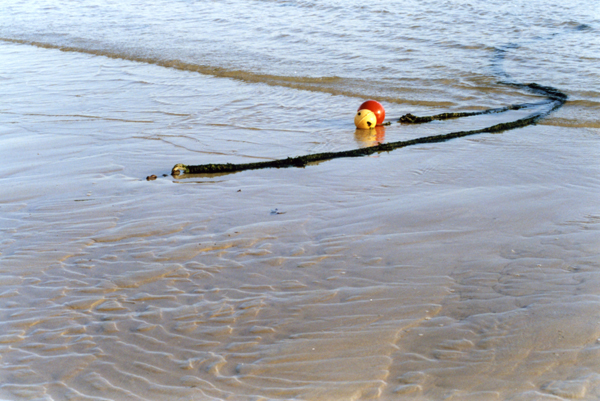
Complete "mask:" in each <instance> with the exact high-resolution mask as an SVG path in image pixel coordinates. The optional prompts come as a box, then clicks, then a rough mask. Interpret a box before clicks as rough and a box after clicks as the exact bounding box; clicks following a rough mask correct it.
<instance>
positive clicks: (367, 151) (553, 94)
mask: <svg viewBox="0 0 600 401" xmlns="http://www.w3.org/2000/svg"><path fill="white" fill-rule="evenodd" d="M503 84H505V85H510V86H515V87H518V88H523V89H528V90H530V91H532V92H534V93H538V94H541V95H544V96H546V97H547V99H546V100H544V101H542V102H538V103H524V104H516V105H510V106H506V107H501V108H496V109H487V110H482V111H476V112H468V113H443V114H438V115H434V116H426V117H416V116H413V115H412V114H406V115H404V116H402V117H400V119H399V120H398V122H400V123H405V124H419V123H427V122H430V121H433V120H447V119H452V118H460V117H469V116H476V115H482V114H492V113H502V112H505V111H509V110H520V109H524V108H529V107H533V106H540V105H545V104H548V105H550V108H549V109H548V110H546V111H539V112H536V113H534V114H532V115H530V116H529V117H526V118H522V119H519V120H515V121H511V122H507V123H501V124H496V125H493V126H491V127H486V128H482V129H477V130H471V131H457V132H451V133H449V134H444V135H433V136H426V137H422V138H416V139H411V140H408V141H397V142H389V143H381V144H379V145H374V146H369V147H366V148H361V149H353V150H346V151H340V152H325V153H315V154H309V155H304V156H297V157H288V158H286V159H279V160H271V161H264V162H256V163H240V164H232V163H225V164H200V165H195V166H194V165H185V164H176V165H175V166H174V167H173V170H172V172H171V174H172V175H174V176H177V175H179V174H181V173H183V174H214V173H233V172H238V171H244V170H256V169H262V168H286V167H305V166H306V165H307V164H309V163H314V162H319V161H324V160H332V159H337V158H341V157H362V156H368V155H372V154H374V153H381V152H390V151H392V150H394V149H399V148H404V147H407V146H412V145H419V144H425V143H435V142H444V141H447V140H450V139H454V138H461V137H465V136H469V135H475V134H482V133H494V132H501V131H507V130H512V129H515V128H521V127H526V126H528V125H531V124H534V123H535V122H536V121H538V120H539V119H540V118H542V117H544V116H546V115H548V114H550V113H551V112H553V111H554V110H557V109H558V108H560V107H561V106H562V105H563V104H564V103H565V102H566V101H567V95H565V94H564V93H562V92H561V91H559V90H558V89H556V88H553V87H550V86H542V85H538V84H535V83H532V84H516V83H507V82H503Z"/></svg>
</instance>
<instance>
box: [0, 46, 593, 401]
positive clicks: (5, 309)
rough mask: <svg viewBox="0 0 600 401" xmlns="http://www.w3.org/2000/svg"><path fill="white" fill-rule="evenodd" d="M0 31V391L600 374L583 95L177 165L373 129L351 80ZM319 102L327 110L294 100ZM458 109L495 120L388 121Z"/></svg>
mask: <svg viewBox="0 0 600 401" xmlns="http://www.w3.org/2000/svg"><path fill="white" fill-rule="evenodd" d="M0 52H1V53H2V59H3V64H2V67H0V69H1V75H0V77H1V78H0V79H2V85H3V89H2V91H3V92H4V96H5V97H6V96H9V97H10V98H11V103H10V105H6V104H5V105H4V106H3V107H2V110H0V112H1V114H0V116H1V118H2V119H3V120H4V121H5V123H4V124H2V126H1V127H0V159H1V160H2V163H1V164H0V180H1V188H2V189H1V190H0V192H1V196H0V216H1V217H0V285H1V287H0V314H1V315H0V316H1V317H0V322H1V323H0V327H1V329H0V356H1V359H0V363H1V364H2V369H0V383H1V384H0V397H3V398H6V399H48V400H49V399H55V400H62V399H70V400H100V399H115V400H130V399H131V400H139V399H152V400H173V399H197V400H207V399H231V400H238V399H244V400H245V399H248V400H259V399H269V400H270V399H305V400H343V399H376V398H380V399H385V400H388V399H389V400H391V399H415V400H419V399H422V400H430V399H442V398H444V399H457V400H469V399H474V400H482V399H486V400H487V399H517V400H544V399H548V400H553V399H557V397H558V398H565V399H592V398H597V397H600V375H599V372H600V370H599V369H600V362H599V361H600V358H599V356H600V355H599V353H600V316H599V315H600V312H599V311H600V308H599V306H600V298H599V296H598V295H599V294H598V288H600V274H599V271H598V260H599V258H598V256H599V253H600V232H599V229H600V209H599V208H598V204H599V202H598V201H600V191H599V188H600V178H599V177H600V174H599V173H600V164H599V163H598V156H600V154H599V150H598V149H599V148H598V128H597V127H594V126H593V122H590V121H587V122H586V123H585V124H584V125H585V126H584V127H581V126H578V125H577V124H576V123H575V122H576V120H575V119H574V118H573V115H575V114H576V111H577V110H578V108H581V107H585V105H584V106H582V105H581V103H575V104H571V105H570V104H569V103H567V105H565V107H564V109H562V110H561V111H559V113H557V114H556V115H553V116H551V117H550V118H549V119H547V120H544V121H543V122H542V123H541V124H539V125H536V126H531V127H527V128H524V129H520V130H516V131H510V132H505V133H503V134H499V135H481V136H476V137H472V138H466V139H460V140H454V141H450V142H447V143H440V144H432V145H427V146H417V147H414V148H407V149H402V150H398V151H395V152H391V153H388V154H380V155H377V156H373V157H366V158H361V159H340V160H334V161H330V162H326V163H321V164H319V165H314V166H307V167H306V168H302V169H282V170H275V169H272V170H263V171H251V172H243V173H238V174H232V175H223V176H187V177H181V178H173V177H171V176H166V177H164V176H163V174H168V173H169V172H170V169H171V167H172V166H173V165H174V164H175V163H180V162H184V163H190V164H191V163H193V162H195V161H196V160H200V159H202V160H205V159H207V158H208V159H209V160H210V161H215V162H218V161H229V160H233V161H235V160H248V159H251V158H254V157H256V158H259V157H262V158H276V157H284V156H287V155H290V153H294V152H295V153H296V154H302V153H307V152H317V151H322V150H339V149H346V148H348V147H350V148H351V147H355V146H364V145H365V143H367V144H368V143H369V141H373V138H370V137H365V136H361V135H360V133H358V134H357V133H355V132H354V130H353V129H349V128H348V124H347V122H348V121H351V118H352V112H353V110H351V111H350V112H348V105H349V104H350V105H354V102H355V101H356V99H352V98H347V97H344V96H332V95H330V94H327V93H304V92H301V91H295V90H292V89H287V88H280V87H273V86H267V85H258V86H255V85H250V84H248V83H244V82H240V81H233V80H226V79H217V78H212V77H207V76H203V75H200V74H197V73H192V72H185V71H173V70H169V69H164V68H163V67H160V66H153V65H140V63H135V62H131V61H126V60H118V59H108V58H105V57H95V56H90V55H88V54H77V53H64V52H60V51H58V50H55V49H39V48H35V47H30V46H24V45H19V44H10V43H0ZM257 91H259V92H260V94H261V96H262V97H263V98H265V99H277V106H276V107H273V104H269V102H256V101H254V99H255V98H256V93H257ZM299 93H301V94H299ZM223 94H227V95H226V96H224V95H223ZM510 95H511V96H512V97H513V98H519V97H520V98H527V96H529V95H527V94H524V93H521V92H518V91H516V90H515V92H514V93H510ZM507 96H508V95H507ZM199 98H201V99H203V100H202V102H200V103H198V99H199ZM106 99H111V101H110V102H107V101H106ZM319 102H327V104H328V107H329V111H330V113H329V114H328V116H327V117H324V118H319V119H314V118H313V117H311V118H307V117H306V116H307V115H308V116H313V115H314V114H315V113H316V112H317V111H318V110H317V109H318V106H317V105H318V104H319ZM289 103H292V104H294V107H285V105H286V104H289ZM405 107H406V106H394V105H391V106H390V108H391V110H390V112H391V113H392V114H395V113H400V112H404V111H405V109H404V108H405ZM423 107H424V106H423ZM515 116H518V114H510V115H508V116H506V117H498V118H513V117H515ZM207 122H208V124H207ZM453 124H454V125H456V126H458V125H460V126H462V127H470V126H482V127H483V126H488V125H489V120H482V119H474V120H467V121H463V122H451V123H449V124H446V125H443V126H442V125H441V124H437V123H434V124H431V125H428V126H423V127H420V128H410V129H409V130H407V129H404V128H403V127H402V126H401V125H399V124H396V125H393V126H391V127H388V128H387V129H386V130H385V132H384V138H385V139H386V140H399V139H402V138H404V137H410V136H411V135H413V136H414V135H419V136H420V135H426V134H427V133H428V132H429V131H434V130H439V129H440V128H443V129H444V130H448V131H451V130H452V129H453V126H454V125H453ZM574 144H577V146H574ZM150 174H156V175H157V176H158V179H157V180H155V181H146V179H145V177H146V176H148V175H150Z"/></svg>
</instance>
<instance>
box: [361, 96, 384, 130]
mask: <svg viewBox="0 0 600 401" xmlns="http://www.w3.org/2000/svg"><path fill="white" fill-rule="evenodd" d="M364 109H367V110H371V111H372V112H373V113H374V114H375V115H376V116H377V125H381V124H383V120H385V109H384V108H383V106H382V105H381V103H379V102H378V101H377V100H367V101H366V102H364V103H363V104H361V105H360V107H359V108H358V110H364Z"/></svg>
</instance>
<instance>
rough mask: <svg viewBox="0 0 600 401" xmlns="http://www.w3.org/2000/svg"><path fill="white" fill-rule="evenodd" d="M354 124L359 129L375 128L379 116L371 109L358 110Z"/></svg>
mask: <svg viewBox="0 0 600 401" xmlns="http://www.w3.org/2000/svg"><path fill="white" fill-rule="evenodd" d="M354 125H356V128H359V129H373V128H375V126H376V125H377V116H376V115H375V113H373V112H372V111H371V110H367V109H361V110H358V111H357V112H356V115H355V116H354Z"/></svg>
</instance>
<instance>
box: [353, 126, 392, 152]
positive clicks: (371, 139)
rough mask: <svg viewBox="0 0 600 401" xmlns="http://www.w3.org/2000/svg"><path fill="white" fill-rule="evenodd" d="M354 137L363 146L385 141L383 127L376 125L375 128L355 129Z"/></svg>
mask: <svg viewBox="0 0 600 401" xmlns="http://www.w3.org/2000/svg"><path fill="white" fill-rule="evenodd" d="M354 139H355V140H356V142H357V143H358V145H359V146H360V147H364V148H366V147H369V146H375V145H379V144H380V143H383V142H385V127H384V126H383V125H378V126H377V127H375V129H357V130H356V131H354Z"/></svg>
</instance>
